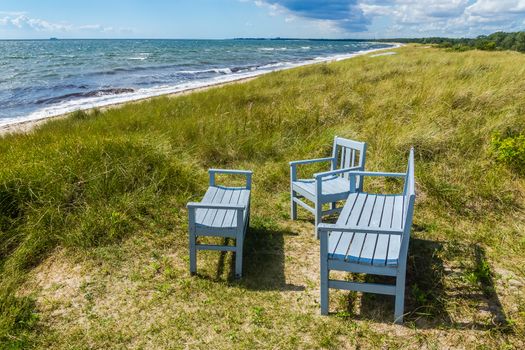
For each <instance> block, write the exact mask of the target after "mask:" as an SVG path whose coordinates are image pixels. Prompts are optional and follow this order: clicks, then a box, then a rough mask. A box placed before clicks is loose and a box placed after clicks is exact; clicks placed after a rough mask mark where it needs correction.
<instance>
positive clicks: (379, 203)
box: [368, 196, 385, 227]
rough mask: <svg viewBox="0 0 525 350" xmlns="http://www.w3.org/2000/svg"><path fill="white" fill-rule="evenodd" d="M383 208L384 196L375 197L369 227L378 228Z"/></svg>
mask: <svg viewBox="0 0 525 350" xmlns="http://www.w3.org/2000/svg"><path fill="white" fill-rule="evenodd" d="M384 206H385V196H376V202H375V204H374V212H373V213H372V217H371V218H370V223H369V225H368V226H370V227H380V226H381V219H382V217H383V208H384Z"/></svg>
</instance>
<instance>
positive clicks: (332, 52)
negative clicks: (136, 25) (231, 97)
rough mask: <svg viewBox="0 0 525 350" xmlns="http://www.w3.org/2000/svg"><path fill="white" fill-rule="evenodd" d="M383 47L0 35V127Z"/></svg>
mask: <svg viewBox="0 0 525 350" xmlns="http://www.w3.org/2000/svg"><path fill="white" fill-rule="evenodd" d="M385 47H389V45H388V44H380V43H367V42H352V41H315V40H40V41H38V40H36V41H0V125H5V124H9V123H13V122H18V121H22V120H31V119H40V118H43V117H47V116H52V115H58V114H62V113H66V112H70V111H73V110H77V109H83V108H90V107H97V106H104V105H108V104H112V103H118V102H124V101H128V100H134V99H139V98H143V97H149V96H155V95H160V94H163V93H170V92H176V91H181V90H185V89H190V88H193V87H199V86H205V85H209V84H213V83H217V82H223V81H231V80H235V79H238V78H243V77H249V76H255V75H258V74H263V73H265V72H269V71H274V70H279V69H285V68H290V67H294V66H298V65H302V64H307V63H314V62H320V61H324V60H331V59H342V58H346V57H350V56H352V55H353V54H356V53H358V52H360V51H364V50H373V49H380V48H385Z"/></svg>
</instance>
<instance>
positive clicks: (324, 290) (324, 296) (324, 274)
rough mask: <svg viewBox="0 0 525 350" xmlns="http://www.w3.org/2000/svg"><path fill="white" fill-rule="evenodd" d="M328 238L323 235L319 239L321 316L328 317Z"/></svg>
mask: <svg viewBox="0 0 525 350" xmlns="http://www.w3.org/2000/svg"><path fill="white" fill-rule="evenodd" d="M327 241H328V238H327V236H326V235H325V234H323V236H322V237H321V249H320V250H321V253H320V256H321V315H328V305H329V304H328V303H329V296H328V293H329V291H328V278H329V274H330V271H329V270H328V256H327V252H328V247H327V245H328V242H327Z"/></svg>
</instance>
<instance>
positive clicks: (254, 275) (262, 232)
mask: <svg viewBox="0 0 525 350" xmlns="http://www.w3.org/2000/svg"><path fill="white" fill-rule="evenodd" d="M286 235H297V234H296V233H293V232H291V231H289V230H283V229H281V228H280V227H279V225H277V224H276V223H274V222H273V221H265V219H264V218H258V217H255V218H254V220H253V221H252V223H251V224H250V227H249V229H248V232H247V233H246V237H245V240H244V256H243V276H242V278H241V279H239V280H238V281H237V283H239V285H241V286H243V287H245V288H247V289H251V290H261V291H264V290H268V291H270V290H274V291H303V290H305V287H304V286H297V285H293V284H288V283H286V278H285V270H284V269H285V266H284V264H285V250H284V236H286ZM223 243H226V241H225V242H223ZM229 243H230V244H233V240H230V242H229ZM234 260H235V256H234V254H230V253H228V252H221V255H220V257H219V263H218V266H217V273H216V279H217V280H219V279H220V278H221V276H223V274H224V272H225V269H229V270H228V281H230V282H232V281H235V261H234Z"/></svg>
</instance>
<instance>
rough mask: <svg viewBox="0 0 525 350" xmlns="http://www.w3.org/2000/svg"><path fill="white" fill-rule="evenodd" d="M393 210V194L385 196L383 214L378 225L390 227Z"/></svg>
mask: <svg viewBox="0 0 525 350" xmlns="http://www.w3.org/2000/svg"><path fill="white" fill-rule="evenodd" d="M393 210H394V196H385V204H384V205H383V215H382V216H381V225H380V227H384V228H390V227H391V225H392V212H393Z"/></svg>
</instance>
